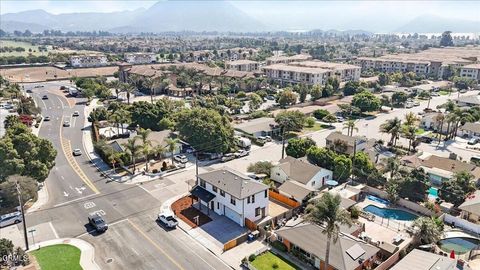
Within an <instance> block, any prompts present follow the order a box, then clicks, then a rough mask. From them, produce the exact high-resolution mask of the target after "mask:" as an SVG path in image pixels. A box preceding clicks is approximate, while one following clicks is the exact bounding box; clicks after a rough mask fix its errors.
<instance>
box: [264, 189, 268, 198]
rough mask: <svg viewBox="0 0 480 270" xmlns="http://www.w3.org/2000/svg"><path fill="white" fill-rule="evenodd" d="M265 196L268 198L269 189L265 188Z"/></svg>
mask: <svg viewBox="0 0 480 270" xmlns="http://www.w3.org/2000/svg"><path fill="white" fill-rule="evenodd" d="M264 196H265V198H267V196H268V189H265V193H264Z"/></svg>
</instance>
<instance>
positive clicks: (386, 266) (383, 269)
mask: <svg viewBox="0 0 480 270" xmlns="http://www.w3.org/2000/svg"><path fill="white" fill-rule="evenodd" d="M400 251H401V250H398V251H397V252H395V253H393V254H392V256H390V257H389V258H388V259H386V260H385V261H384V262H382V263H381V264H380V265H379V266H377V267H376V268H375V270H386V269H389V268H390V267H392V265H394V264H395V263H396V262H398V261H399V260H400Z"/></svg>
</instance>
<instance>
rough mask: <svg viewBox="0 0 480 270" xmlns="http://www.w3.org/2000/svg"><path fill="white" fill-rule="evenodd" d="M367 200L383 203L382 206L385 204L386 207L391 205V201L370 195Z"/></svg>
mask: <svg viewBox="0 0 480 270" xmlns="http://www.w3.org/2000/svg"><path fill="white" fill-rule="evenodd" d="M367 198H368V199H369V200H370V201H374V202H378V203H381V204H384V205H389V204H390V202H389V201H387V200H384V199H382V198H378V197H376V196H373V195H368V196H367Z"/></svg>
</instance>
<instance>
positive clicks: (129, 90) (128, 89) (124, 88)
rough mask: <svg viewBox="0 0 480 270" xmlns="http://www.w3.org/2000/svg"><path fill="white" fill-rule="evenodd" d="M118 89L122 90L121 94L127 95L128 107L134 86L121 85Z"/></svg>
mask: <svg viewBox="0 0 480 270" xmlns="http://www.w3.org/2000/svg"><path fill="white" fill-rule="evenodd" d="M120 89H122V92H125V93H127V103H128V105H130V95H131V94H133V92H134V91H135V86H133V85H132V84H129V83H122V85H121V87H120Z"/></svg>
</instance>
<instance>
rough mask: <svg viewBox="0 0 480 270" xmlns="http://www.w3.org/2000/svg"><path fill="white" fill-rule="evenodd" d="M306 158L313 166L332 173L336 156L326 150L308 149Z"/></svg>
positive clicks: (318, 148) (321, 148)
mask: <svg viewBox="0 0 480 270" xmlns="http://www.w3.org/2000/svg"><path fill="white" fill-rule="evenodd" d="M307 157H308V160H309V161H310V162H312V163H313V164H315V165H317V166H319V167H322V168H325V169H328V170H331V171H333V170H334V165H335V158H336V157H337V154H336V153H335V152H334V151H332V150H330V149H328V148H323V147H310V148H309V149H308V150H307Z"/></svg>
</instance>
